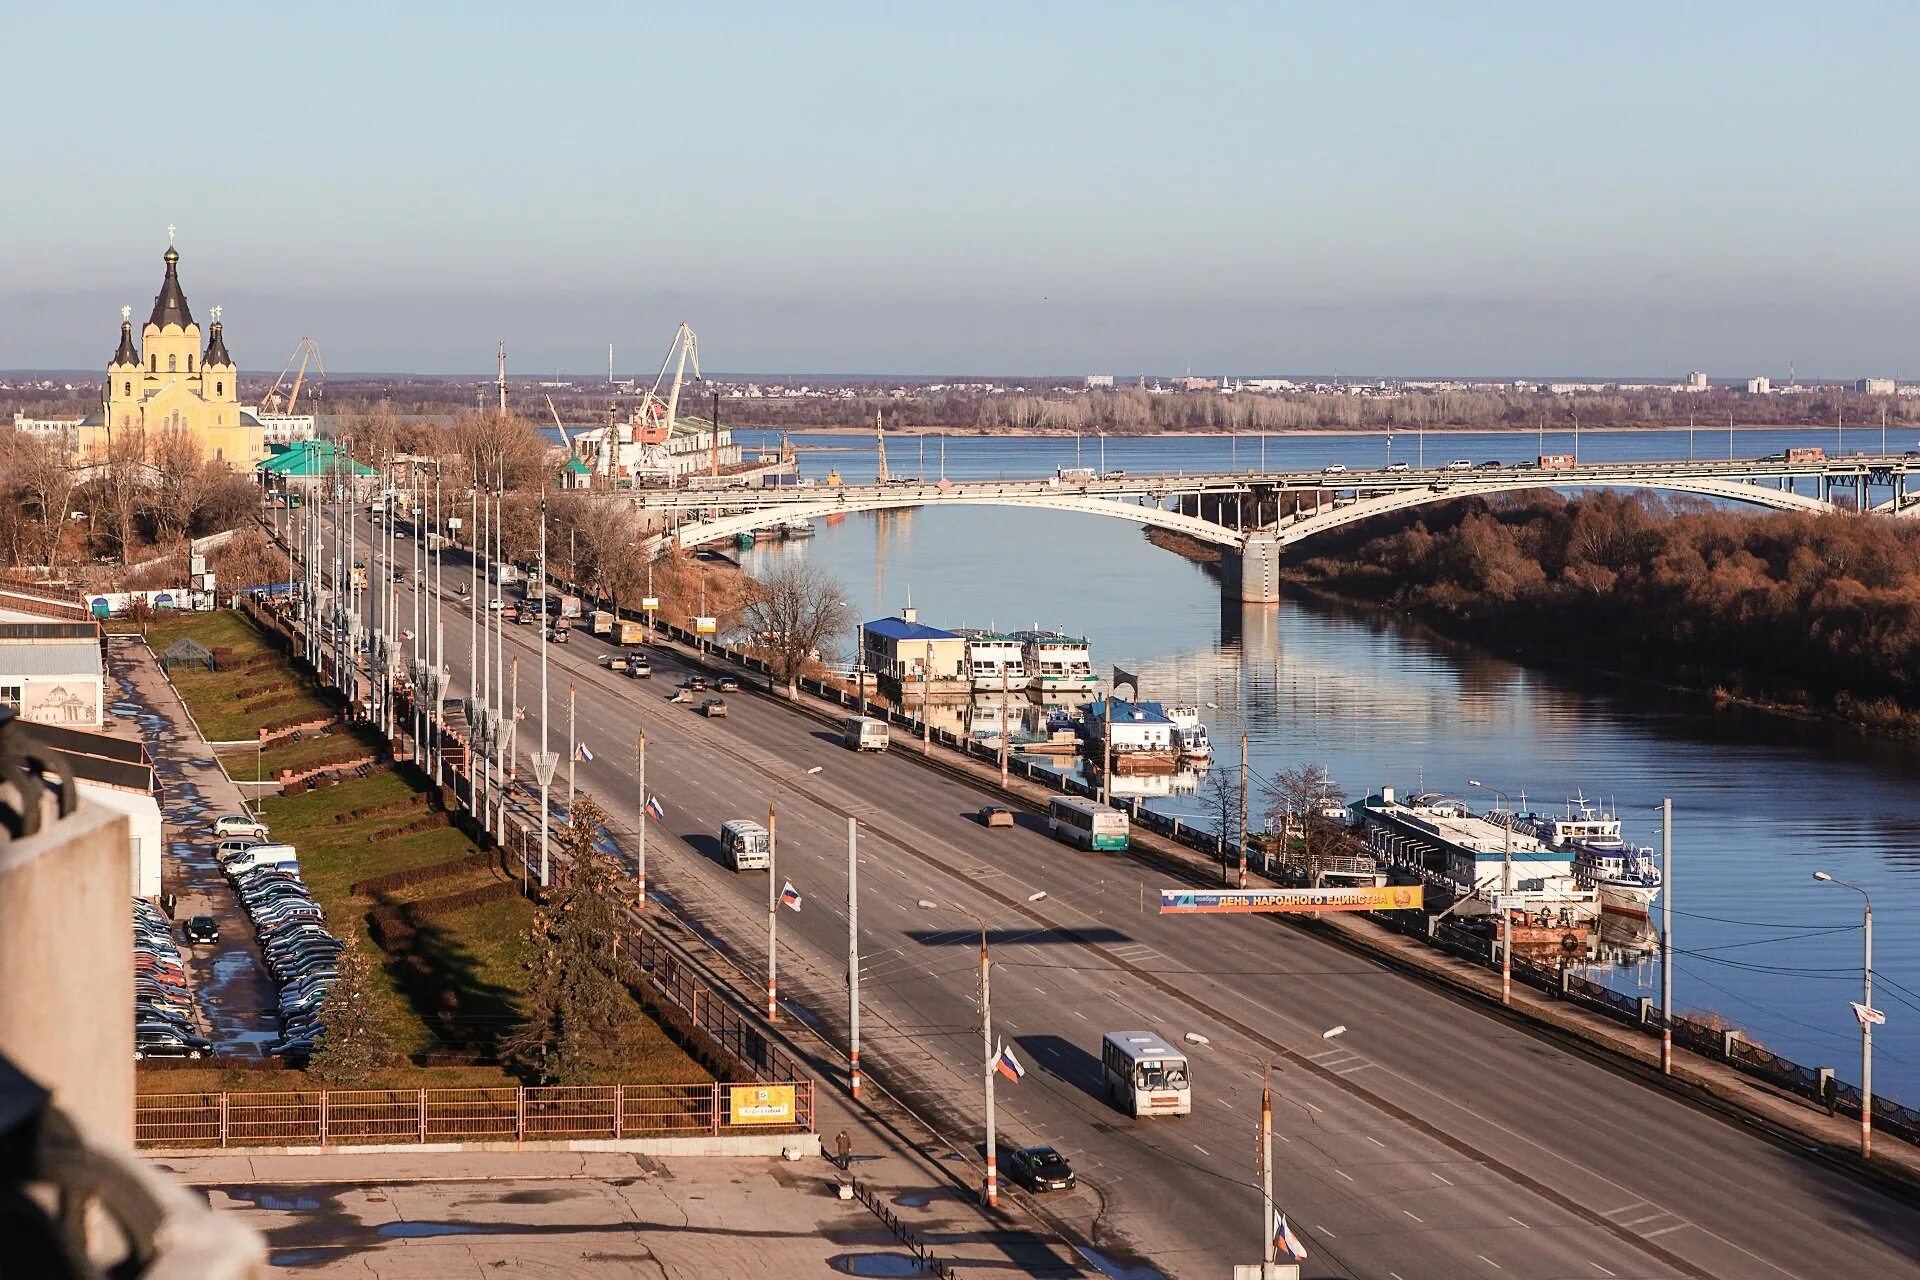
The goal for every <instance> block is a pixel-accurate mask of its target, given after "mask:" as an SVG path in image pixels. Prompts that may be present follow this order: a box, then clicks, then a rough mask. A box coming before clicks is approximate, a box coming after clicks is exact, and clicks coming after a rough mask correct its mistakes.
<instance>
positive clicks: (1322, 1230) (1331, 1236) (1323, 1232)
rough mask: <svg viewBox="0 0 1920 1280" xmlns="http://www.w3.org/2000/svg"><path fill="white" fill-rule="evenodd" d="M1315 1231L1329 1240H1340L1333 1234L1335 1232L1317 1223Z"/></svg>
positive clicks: (1314, 1227) (1314, 1226)
mask: <svg viewBox="0 0 1920 1280" xmlns="http://www.w3.org/2000/svg"><path fill="white" fill-rule="evenodd" d="M1313 1229H1314V1230H1315V1231H1318V1232H1319V1233H1320V1234H1321V1235H1323V1236H1325V1237H1326V1238H1327V1239H1329V1240H1338V1239H1339V1238H1340V1237H1339V1236H1337V1235H1335V1234H1333V1232H1331V1231H1329V1230H1327V1229H1326V1228H1325V1227H1323V1226H1321V1225H1320V1224H1319V1223H1317V1222H1316V1223H1314V1224H1313Z"/></svg>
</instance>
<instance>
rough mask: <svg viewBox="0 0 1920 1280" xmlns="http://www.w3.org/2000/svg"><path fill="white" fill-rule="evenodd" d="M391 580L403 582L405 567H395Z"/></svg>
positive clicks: (405, 572)
mask: <svg viewBox="0 0 1920 1280" xmlns="http://www.w3.org/2000/svg"><path fill="white" fill-rule="evenodd" d="M393 580H394V581H395V582H405V581H406V580H407V571H406V570H405V569H395V570H394V571H393Z"/></svg>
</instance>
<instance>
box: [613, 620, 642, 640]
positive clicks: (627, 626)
mask: <svg viewBox="0 0 1920 1280" xmlns="http://www.w3.org/2000/svg"><path fill="white" fill-rule="evenodd" d="M646 638H647V625H646V624H645V623H644V622H634V621H633V620H632V619H629V618H622V619H620V620H619V621H618V622H616V623H614V624H613V642H614V643H615V644H624V645H636V644H639V643H640V642H641V641H642V640H645V639H646Z"/></svg>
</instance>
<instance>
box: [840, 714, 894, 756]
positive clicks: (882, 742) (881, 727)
mask: <svg viewBox="0 0 1920 1280" xmlns="http://www.w3.org/2000/svg"><path fill="white" fill-rule="evenodd" d="M840 741H842V742H844V743H846V745H847V749H848V750H849V751H885V750H886V749H887V744H888V743H889V742H890V741H892V739H891V737H890V736H889V735H888V733H887V726H886V722H885V721H883V720H875V719H874V718H872V717H871V716H848V717H847V718H846V719H845V720H843V721H841V722H840Z"/></svg>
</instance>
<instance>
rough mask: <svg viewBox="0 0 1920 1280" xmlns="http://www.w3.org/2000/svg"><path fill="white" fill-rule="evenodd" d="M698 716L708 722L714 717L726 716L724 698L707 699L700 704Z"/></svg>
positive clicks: (725, 701)
mask: <svg viewBox="0 0 1920 1280" xmlns="http://www.w3.org/2000/svg"><path fill="white" fill-rule="evenodd" d="M700 714H701V715H703V716H705V717H707V719H709V720H711V719H713V718H714V717H715V716H724V715H725V714H727V700H726V699H725V698H708V699H707V700H706V701H705V702H703V703H701V704H700Z"/></svg>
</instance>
